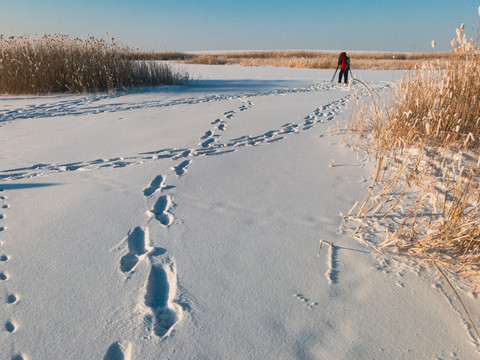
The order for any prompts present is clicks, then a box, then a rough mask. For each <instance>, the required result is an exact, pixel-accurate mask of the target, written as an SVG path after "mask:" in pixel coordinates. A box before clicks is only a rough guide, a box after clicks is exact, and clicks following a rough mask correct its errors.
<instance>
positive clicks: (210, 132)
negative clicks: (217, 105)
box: [200, 130, 213, 140]
mask: <svg viewBox="0 0 480 360" xmlns="http://www.w3.org/2000/svg"><path fill="white" fill-rule="evenodd" d="M212 135H213V131H211V130H208V131H207V132H206V133H205V135H203V136H202V137H201V138H200V139H201V140H204V139H207V138H209V137H210V136H212Z"/></svg>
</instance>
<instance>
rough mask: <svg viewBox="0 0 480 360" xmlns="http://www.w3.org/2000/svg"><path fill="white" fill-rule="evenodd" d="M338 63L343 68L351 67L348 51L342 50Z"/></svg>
mask: <svg viewBox="0 0 480 360" xmlns="http://www.w3.org/2000/svg"><path fill="white" fill-rule="evenodd" d="M338 65H339V66H340V69H342V70H346V69H350V58H349V57H348V56H347V53H346V52H342V53H341V54H340V56H339V57H338Z"/></svg>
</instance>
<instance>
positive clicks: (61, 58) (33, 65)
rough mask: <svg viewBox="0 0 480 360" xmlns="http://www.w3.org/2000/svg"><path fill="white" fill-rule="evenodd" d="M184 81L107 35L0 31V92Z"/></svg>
mask: <svg viewBox="0 0 480 360" xmlns="http://www.w3.org/2000/svg"><path fill="white" fill-rule="evenodd" d="M186 82H188V74H186V73H178V72H174V71H172V69H171V67H170V66H169V65H167V64H165V63H161V62H151V61H150V62H148V61H145V60H136V59H135V58H134V57H133V56H132V52H131V51H130V49H128V48H126V47H121V46H120V45H119V44H117V43H116V42H115V41H114V40H113V39H112V40H111V41H105V40H103V39H96V38H93V37H91V38H89V39H87V40H81V39H71V38H69V37H68V36H65V35H45V36H43V37H41V38H37V39H35V38H31V37H29V36H20V37H9V38H5V37H3V36H0V93H2V94H48V93H56V92H72V93H86V92H98V91H108V92H114V91H116V90H119V89H125V88H128V87H132V86H155V85H160V84H174V83H186Z"/></svg>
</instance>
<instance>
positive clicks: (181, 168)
mask: <svg viewBox="0 0 480 360" xmlns="http://www.w3.org/2000/svg"><path fill="white" fill-rule="evenodd" d="M191 162H192V161H191V160H185V161H183V162H181V163H180V164H179V165H177V166H175V167H172V170H174V171H175V174H177V176H182V175H183V174H185V173H186V172H187V167H188V165H190V163H191Z"/></svg>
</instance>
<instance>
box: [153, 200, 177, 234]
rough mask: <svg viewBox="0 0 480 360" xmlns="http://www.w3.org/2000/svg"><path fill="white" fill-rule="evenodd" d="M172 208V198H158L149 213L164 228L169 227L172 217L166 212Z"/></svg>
mask: <svg viewBox="0 0 480 360" xmlns="http://www.w3.org/2000/svg"><path fill="white" fill-rule="evenodd" d="M171 206H172V198H171V197H170V196H169V195H163V196H160V197H159V198H158V200H157V202H156V203H155V205H154V206H153V209H152V210H150V212H151V213H152V214H153V215H155V218H156V219H157V220H158V221H160V223H161V224H162V225H164V226H167V227H168V226H170V225H171V224H172V222H173V219H174V218H173V215H172V214H171V213H170V212H169V211H168V210H169V209H170V207H171Z"/></svg>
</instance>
